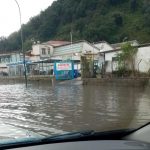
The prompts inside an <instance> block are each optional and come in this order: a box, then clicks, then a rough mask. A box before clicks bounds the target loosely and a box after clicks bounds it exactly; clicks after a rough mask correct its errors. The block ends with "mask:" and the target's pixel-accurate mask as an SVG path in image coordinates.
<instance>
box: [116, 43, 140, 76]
mask: <svg viewBox="0 0 150 150" xmlns="http://www.w3.org/2000/svg"><path fill="white" fill-rule="evenodd" d="M137 50H138V49H137V47H134V46H132V45H131V43H129V42H127V43H125V44H123V45H122V46H121V52H119V53H118V54H117V60H118V70H131V71H132V75H135V56H136V53H137Z"/></svg>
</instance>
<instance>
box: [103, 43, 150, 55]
mask: <svg viewBox="0 0 150 150" xmlns="http://www.w3.org/2000/svg"><path fill="white" fill-rule="evenodd" d="M133 47H137V48H142V47H150V43H145V44H140V45H137V46H135V45H134V46H133ZM117 51H121V47H120V48H118V49H114V50H108V51H105V52H101V53H103V54H104V53H112V52H117Z"/></svg>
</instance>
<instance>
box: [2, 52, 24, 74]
mask: <svg viewBox="0 0 150 150" xmlns="http://www.w3.org/2000/svg"><path fill="white" fill-rule="evenodd" d="M22 58H23V57H22V54H21V53H19V52H10V53H4V54H0V74H1V75H9V73H10V68H11V67H10V65H11V64H12V66H13V64H15V63H18V62H21V61H22Z"/></svg>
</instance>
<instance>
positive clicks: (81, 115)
mask: <svg viewBox="0 0 150 150" xmlns="http://www.w3.org/2000/svg"><path fill="white" fill-rule="evenodd" d="M148 121H150V88H149V87H146V88H143V87H137V88H133V87H125V86H124V87H122V86H119V87H118V86H82V85H80V84H76V83H72V82H69V83H68V84H65V83H63V82H62V83H61V84H56V85H55V86H51V85H50V84H46V83H43V84H41V83H40V84H39V83H33V84H29V85H28V88H27V89H26V88H25V86H24V84H9V85H8V84H7V85H2V84H1V85H0V123H1V124H5V125H8V126H9V125H11V126H14V127H17V128H19V129H26V130H28V131H33V132H35V133H38V134H41V135H51V134H59V133H63V132H67V131H78V130H86V129H94V130H98V131H103V130H110V129H118V128H126V127H128V126H129V127H137V126H139V125H142V124H144V123H146V122H148ZM5 128H6V127H5ZM6 130H7V129H6ZM13 132H17V130H14V131H13ZM9 134H10V133H9ZM7 136H8V137H9V135H7Z"/></svg>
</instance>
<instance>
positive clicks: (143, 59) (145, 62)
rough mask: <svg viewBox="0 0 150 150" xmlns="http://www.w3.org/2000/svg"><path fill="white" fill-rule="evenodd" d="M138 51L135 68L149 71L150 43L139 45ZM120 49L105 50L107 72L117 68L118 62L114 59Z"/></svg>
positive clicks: (143, 71)
mask: <svg viewBox="0 0 150 150" xmlns="http://www.w3.org/2000/svg"><path fill="white" fill-rule="evenodd" d="M137 48H138V51H137V54H136V57H135V70H137V71H139V72H142V73H147V72H148V71H150V44H145V45H140V46H137ZM120 52H121V50H120V49H114V50H110V51H104V52H103V54H104V59H105V69H106V70H105V71H106V73H112V72H113V71H116V70H117V67H118V66H117V63H116V61H114V59H115V57H116V55H117V54H118V53H120Z"/></svg>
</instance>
